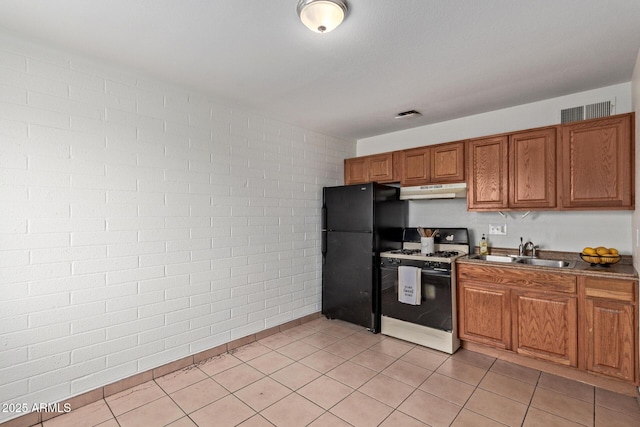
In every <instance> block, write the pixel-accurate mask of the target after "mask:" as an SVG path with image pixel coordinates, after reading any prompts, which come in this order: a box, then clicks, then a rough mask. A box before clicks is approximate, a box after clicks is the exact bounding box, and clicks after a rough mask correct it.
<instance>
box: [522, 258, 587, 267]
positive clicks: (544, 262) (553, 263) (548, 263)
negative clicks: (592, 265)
mask: <svg viewBox="0 0 640 427" xmlns="http://www.w3.org/2000/svg"><path fill="white" fill-rule="evenodd" d="M516 262H517V263H519V264H527V265H537V266H540V267H557V268H573V267H575V265H576V262H575V261H563V260H557V259H542V258H516Z"/></svg>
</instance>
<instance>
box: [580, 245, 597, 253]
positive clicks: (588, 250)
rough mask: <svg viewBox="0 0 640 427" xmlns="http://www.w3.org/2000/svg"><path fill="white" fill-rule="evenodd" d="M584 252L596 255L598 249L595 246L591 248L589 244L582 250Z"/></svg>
mask: <svg viewBox="0 0 640 427" xmlns="http://www.w3.org/2000/svg"><path fill="white" fill-rule="evenodd" d="M582 253H583V254H585V255H595V254H596V250H595V249H593V248H590V247H589V246H587V247H586V248H584V249H583V250H582Z"/></svg>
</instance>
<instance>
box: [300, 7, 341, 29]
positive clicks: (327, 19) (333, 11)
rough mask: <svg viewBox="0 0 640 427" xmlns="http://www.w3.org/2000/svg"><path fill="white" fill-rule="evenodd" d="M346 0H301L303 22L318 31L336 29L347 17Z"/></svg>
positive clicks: (301, 18)
mask: <svg viewBox="0 0 640 427" xmlns="http://www.w3.org/2000/svg"><path fill="white" fill-rule="evenodd" d="M347 12H348V8H347V2H346V1H344V0H300V2H299V3H298V15H299V16H300V20H301V21H302V23H303V24H304V25H305V26H306V27H307V28H309V29H310V30H311V31H315V32H316V33H328V32H329V31H332V30H334V29H335V28H336V27H337V26H338V25H340V24H341V23H342V21H343V20H344V18H346V17H347Z"/></svg>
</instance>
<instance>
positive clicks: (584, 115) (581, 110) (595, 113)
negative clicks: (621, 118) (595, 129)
mask: <svg viewBox="0 0 640 427" xmlns="http://www.w3.org/2000/svg"><path fill="white" fill-rule="evenodd" d="M615 108H616V104H615V102H613V101H603V102H596V103H595V104H589V105H581V106H579V107H571V108H565V109H564V110H560V123H570V122H577V121H580V120H587V119H597V118H598V117H607V116H610V115H612V114H615Z"/></svg>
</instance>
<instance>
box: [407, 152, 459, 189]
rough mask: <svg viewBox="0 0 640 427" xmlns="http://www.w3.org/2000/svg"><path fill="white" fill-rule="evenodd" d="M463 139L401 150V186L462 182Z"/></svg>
mask: <svg viewBox="0 0 640 427" xmlns="http://www.w3.org/2000/svg"><path fill="white" fill-rule="evenodd" d="M464 169H465V168H464V141H459V142H449V143H446V144H437V145H430V146H426V147H420V148H412V149H410V150H404V151H402V179H401V180H400V183H401V185H403V186H413V185H426V184H441V183H453V182H464V172H465V171H464Z"/></svg>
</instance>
